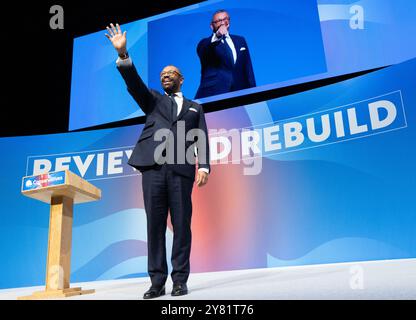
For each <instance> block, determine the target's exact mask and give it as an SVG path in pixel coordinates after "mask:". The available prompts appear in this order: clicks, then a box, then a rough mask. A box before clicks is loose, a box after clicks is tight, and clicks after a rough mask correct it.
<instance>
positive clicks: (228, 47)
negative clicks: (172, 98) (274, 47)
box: [195, 10, 256, 99]
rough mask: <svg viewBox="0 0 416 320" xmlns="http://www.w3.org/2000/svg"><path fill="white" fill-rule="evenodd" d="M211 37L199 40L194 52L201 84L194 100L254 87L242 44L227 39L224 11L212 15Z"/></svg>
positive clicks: (238, 39)
mask: <svg viewBox="0 0 416 320" xmlns="http://www.w3.org/2000/svg"><path fill="white" fill-rule="evenodd" d="M210 26H211V29H212V31H213V35H212V36H210V37H208V38H205V39H202V40H201V41H200V42H199V44H198V48H197V52H198V56H199V59H200V61H201V83H200V85H199V88H198V91H197V93H196V95H195V98H196V99H199V98H204V97H209V96H213V95H216V94H221V93H226V92H231V91H236V90H241V89H246V88H252V87H255V86H256V80H255V78H254V72H253V66H252V64H251V58H250V53H249V50H248V46H247V42H246V40H245V39H244V38H243V37H241V36H236V35H230V34H229V29H230V16H229V15H228V13H227V11H225V10H219V11H217V12H215V13H214V16H213V18H212V21H211V25H210Z"/></svg>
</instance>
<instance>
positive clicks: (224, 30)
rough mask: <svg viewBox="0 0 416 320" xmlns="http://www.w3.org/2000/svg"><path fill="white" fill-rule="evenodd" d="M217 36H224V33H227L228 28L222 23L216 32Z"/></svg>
mask: <svg viewBox="0 0 416 320" xmlns="http://www.w3.org/2000/svg"><path fill="white" fill-rule="evenodd" d="M216 34H217V38H221V37H222V36H225V35H226V34H228V29H227V27H226V26H225V25H222V26H221V27H219V28H218V30H217V32H216Z"/></svg>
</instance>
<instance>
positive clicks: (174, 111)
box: [169, 93, 178, 121]
mask: <svg viewBox="0 0 416 320" xmlns="http://www.w3.org/2000/svg"><path fill="white" fill-rule="evenodd" d="M175 96H176V94H174V93H171V94H170V95H169V97H170V99H171V100H172V121H175V120H176V118H177V116H178V104H177V103H176V101H175Z"/></svg>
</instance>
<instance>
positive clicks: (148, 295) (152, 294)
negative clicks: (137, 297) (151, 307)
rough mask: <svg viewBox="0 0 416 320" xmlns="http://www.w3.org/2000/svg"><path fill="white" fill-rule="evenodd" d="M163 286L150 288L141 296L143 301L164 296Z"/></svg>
mask: <svg viewBox="0 0 416 320" xmlns="http://www.w3.org/2000/svg"><path fill="white" fill-rule="evenodd" d="M165 293H166V292H165V286H161V287H150V289H149V290H147V291H146V292H145V293H144V295H143V299H153V298H157V297H160V296H163V295H165Z"/></svg>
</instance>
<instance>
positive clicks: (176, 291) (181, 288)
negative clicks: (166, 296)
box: [171, 283, 188, 297]
mask: <svg viewBox="0 0 416 320" xmlns="http://www.w3.org/2000/svg"><path fill="white" fill-rule="evenodd" d="M171 294H172V296H174V297H177V296H184V295H185V294H188V287H187V286H186V283H174V284H173V288H172V293H171Z"/></svg>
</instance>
